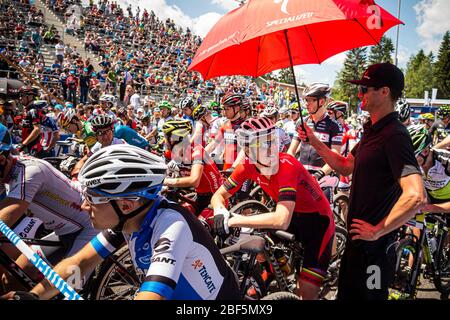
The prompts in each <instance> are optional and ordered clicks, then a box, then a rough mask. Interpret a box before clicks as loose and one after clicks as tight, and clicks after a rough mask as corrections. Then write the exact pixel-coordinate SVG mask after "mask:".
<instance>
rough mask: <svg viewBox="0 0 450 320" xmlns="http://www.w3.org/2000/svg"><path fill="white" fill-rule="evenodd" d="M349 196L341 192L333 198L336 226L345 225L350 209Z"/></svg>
mask: <svg viewBox="0 0 450 320" xmlns="http://www.w3.org/2000/svg"><path fill="white" fill-rule="evenodd" d="M348 203H349V198H348V196H347V195H346V194H344V193H342V192H340V193H338V194H337V195H336V196H335V197H334V199H333V213H334V222H335V223H336V226H342V227H345V225H346V222H345V216H346V215H347V211H348Z"/></svg>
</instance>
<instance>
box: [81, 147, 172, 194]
mask: <svg viewBox="0 0 450 320" xmlns="http://www.w3.org/2000/svg"><path fill="white" fill-rule="evenodd" d="M166 169H167V166H166V164H165V162H164V160H163V159H162V158H160V157H158V156H156V155H154V154H152V153H150V152H148V151H145V150H144V149H141V148H138V147H135V146H132V145H128V144H117V145H112V146H108V147H105V148H102V149H100V150H99V151H97V152H96V153H94V154H93V155H92V156H91V157H90V158H89V159H88V160H87V161H86V163H85V164H84V166H83V168H82V169H81V171H80V174H79V176H78V180H79V181H80V183H81V185H82V186H83V187H84V188H86V189H89V190H92V191H94V192H95V193H98V194H99V195H101V196H102V197H105V198H107V200H108V201H109V200H114V199H120V198H124V197H133V196H134V197H140V198H147V199H154V198H156V197H157V196H158V194H159V191H160V190H161V187H162V183H163V181H164V178H165V177H166ZM105 202H107V201H105Z"/></svg>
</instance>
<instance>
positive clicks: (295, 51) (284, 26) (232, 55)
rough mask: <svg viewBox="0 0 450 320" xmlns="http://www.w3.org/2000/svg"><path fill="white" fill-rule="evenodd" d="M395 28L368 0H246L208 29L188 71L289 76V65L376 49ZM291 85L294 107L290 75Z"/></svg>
mask: <svg viewBox="0 0 450 320" xmlns="http://www.w3.org/2000/svg"><path fill="white" fill-rule="evenodd" d="M399 23H402V22H401V21H400V20H398V19H397V18H395V17H394V16H392V15H391V14H390V13H389V12H387V11H385V10H384V9H383V8H381V7H380V6H378V5H376V4H375V2H374V0H248V1H247V2H246V3H245V4H244V5H243V6H241V7H239V8H237V9H235V10H233V11H231V12H229V13H228V14H226V15H225V16H223V17H222V18H221V19H220V20H219V21H218V22H217V23H216V24H215V25H214V27H213V28H212V29H211V31H210V32H209V33H208V34H207V35H206V37H205V39H204V40H203V42H202V44H201V46H200V48H199V49H198V50H197V53H196V55H195V57H194V59H193V60H192V63H191V65H190V66H189V69H188V70H191V71H198V72H200V73H201V74H202V76H203V78H204V79H205V80H207V79H210V78H214V77H218V76H225V75H236V74H240V75H248V76H253V77H259V76H261V75H264V74H266V73H268V72H271V71H273V70H277V69H281V68H286V67H288V66H290V67H291V70H292V73H294V68H293V66H294V65H299V64H310V63H321V62H323V61H324V60H326V59H327V58H329V57H331V56H333V55H335V54H337V53H340V52H343V51H346V50H350V49H353V48H357V47H362V46H367V45H373V44H378V43H379V41H380V40H381V37H382V36H383V34H384V33H385V32H386V31H387V30H389V29H390V28H392V27H393V26H396V25H397V24H399ZM294 85H295V88H296V90H295V92H296V94H297V101H298V102H299V105H300V98H299V96H298V91H297V84H296V82H295V76H294ZM301 122H302V125H303V119H302V118H301Z"/></svg>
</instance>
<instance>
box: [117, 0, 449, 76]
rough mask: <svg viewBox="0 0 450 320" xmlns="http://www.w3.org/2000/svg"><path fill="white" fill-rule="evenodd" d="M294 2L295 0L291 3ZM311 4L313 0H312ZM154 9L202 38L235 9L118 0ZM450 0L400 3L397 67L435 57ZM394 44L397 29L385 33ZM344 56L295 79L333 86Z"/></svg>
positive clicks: (173, 0)
mask: <svg viewBox="0 0 450 320" xmlns="http://www.w3.org/2000/svg"><path fill="white" fill-rule="evenodd" d="M294 1H295V0H294ZM311 1H314V0H311ZM118 2H119V3H131V4H132V5H133V6H136V5H140V6H141V8H142V7H147V8H149V9H153V10H154V11H155V13H156V14H157V15H159V16H161V17H162V18H166V17H170V18H173V19H174V20H175V22H176V23H179V24H180V25H182V26H184V27H186V26H188V27H190V28H191V29H192V30H193V31H194V32H195V33H197V34H199V35H201V36H204V35H205V34H206V33H207V31H208V30H209V29H210V28H211V27H212V26H213V25H214V23H215V22H216V21H217V20H218V19H219V18H220V17H221V16H222V15H224V14H226V13H227V12H228V11H229V10H231V9H233V8H235V7H237V6H238V3H237V1H235V0H119V1H118ZM376 3H377V4H378V5H380V6H382V7H383V8H384V9H386V10H387V11H389V12H390V13H391V14H393V15H394V16H397V7H398V0H376ZM449 12H450V1H449V0H401V12H400V20H402V21H403V22H404V23H405V25H402V26H400V38H399V52H398V60H399V66H400V67H402V68H403V67H405V66H406V63H407V61H408V59H409V57H410V55H411V54H415V53H416V52H417V51H418V50H419V49H424V50H425V51H426V52H429V51H430V50H432V51H433V52H434V53H435V54H436V53H437V50H438V48H439V43H440V40H441V39H442V36H443V34H444V33H445V31H446V30H450V19H449V18H448V13H449ZM386 35H387V36H388V37H390V38H391V39H392V40H393V41H395V38H396V27H394V28H392V29H391V30H389V31H388V32H387V34H386ZM344 59H345V53H342V54H340V55H336V56H334V57H332V58H330V59H328V60H327V61H325V62H324V63H322V64H321V65H306V66H298V67H296V74H297V77H298V78H300V80H301V81H304V82H306V83H311V82H319V81H320V82H325V83H329V84H333V82H334V80H335V76H336V71H338V70H340V68H341V66H342V63H343V61H344Z"/></svg>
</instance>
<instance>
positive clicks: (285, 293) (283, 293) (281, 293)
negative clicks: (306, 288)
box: [261, 291, 300, 300]
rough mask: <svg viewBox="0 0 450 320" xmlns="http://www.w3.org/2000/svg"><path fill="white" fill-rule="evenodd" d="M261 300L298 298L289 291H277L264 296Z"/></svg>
mask: <svg viewBox="0 0 450 320" xmlns="http://www.w3.org/2000/svg"><path fill="white" fill-rule="evenodd" d="M261 300H300V298H299V297H298V296H297V295H296V294H294V293H292V292H289V291H278V292H274V293H271V294H269V295H267V296H265V297H264V298H262V299H261Z"/></svg>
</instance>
